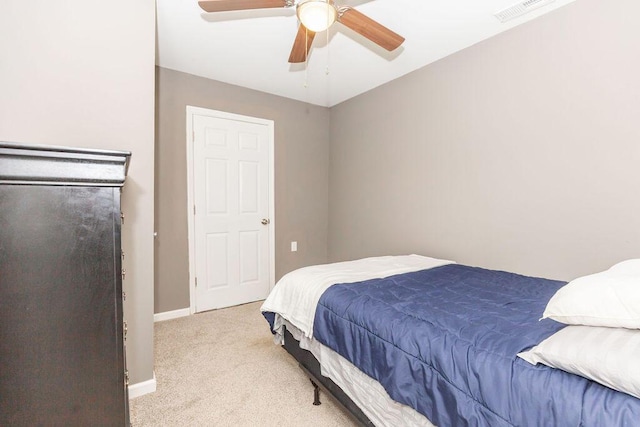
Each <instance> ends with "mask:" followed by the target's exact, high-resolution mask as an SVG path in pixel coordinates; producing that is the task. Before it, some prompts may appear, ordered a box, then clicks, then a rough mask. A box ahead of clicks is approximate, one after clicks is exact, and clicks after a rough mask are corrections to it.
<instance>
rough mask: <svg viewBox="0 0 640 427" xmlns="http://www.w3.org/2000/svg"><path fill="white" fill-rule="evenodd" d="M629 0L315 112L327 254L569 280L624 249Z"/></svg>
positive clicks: (509, 38)
mask: <svg viewBox="0 0 640 427" xmlns="http://www.w3.org/2000/svg"><path fill="white" fill-rule="evenodd" d="M638 16H640V2H637V1H635V0H616V1H607V2H605V1H598V0H580V1H577V2H575V3H572V4H569V5H567V6H565V7H563V8H560V9H558V10H557V11H554V12H551V13H550V14H547V15H545V16H542V17H541V18H539V19H536V20H534V21H531V22H529V23H527V24H524V25H522V26H520V27H517V28H514V29H513V30H510V31H508V32H505V33H503V34H501V35H498V36H497V37H493V38H491V39H489V40H486V41H484V42H482V43H479V44H477V45H475V46H472V47H470V48H468V49H466V50H463V51H461V52H459V53H457V54H455V55H452V56H450V57H447V58H445V59H443V60H441V61H439V62H436V63H434V64H432V65H430V66H427V67H426V68H423V69H420V70H418V71H416V72H414V73H411V74H409V75H406V76H405V77H403V78H400V79H398V80H395V81H393V82H390V83H388V84H386V85H384V86H381V87H379V88H377V89H375V90H373V91H370V92H368V93H365V94H363V95H361V96H358V97H357V98H354V99H352V100H349V101H346V102H344V103H342V104H340V105H338V106H335V107H333V108H332V109H331V139H330V140H331V160H330V174H329V176H330V191H329V194H330V200H329V206H330V211H329V258H330V260H334V261H335V260H345V259H352V258H359V257H363V256H369V255H379V254H400V253H411V252H417V253H422V254H426V255H432V256H436V257H442V258H449V259H453V260H456V261H458V262H461V263H466V264H472V265H478V266H484V267H488V268H498V269H506V270H510V271H515V272H521V273H524V274H532V275H541V276H546V277H551V278H559V279H570V278H573V277H575V276H577V275H581V274H586V273H590V272H594V271H596V270H599V269H602V268H606V267H608V266H610V265H611V264H612V263H614V262H617V261H619V260H622V259H625V258H630V257H640V193H639V191H640V78H639V77H638V76H640V48H639V44H638V43H639V38H638V34H639V33H638V22H637V19H636V18H637V17H638Z"/></svg>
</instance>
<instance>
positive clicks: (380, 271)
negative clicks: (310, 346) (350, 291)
mask: <svg viewBox="0 0 640 427" xmlns="http://www.w3.org/2000/svg"><path fill="white" fill-rule="evenodd" d="M446 264H453V261H447V260H442V259H436V258H430V257H425V256H421V255H415V254H414V255H400V256H382V257H372V258H363V259H359V260H355V261H345V262H337V263H332V264H322V265H313V266H310V267H303V268H300V269H298V270H294V271H292V272H290V273H287V274H285V275H284V276H282V278H281V279H280V280H279V281H278V283H276V286H275V287H274V288H273V290H272V291H271V293H270V294H269V296H268V297H267V299H266V300H265V302H264V303H263V304H262V307H261V308H260V310H261V311H263V312H264V311H270V312H273V313H277V314H279V315H280V316H277V317H276V320H278V318H280V320H279V321H277V322H276V323H275V324H274V330H275V331H276V334H277V335H278V337H279V340H280V341H279V342H280V343H282V336H281V334H280V329H281V322H282V319H286V320H288V321H289V322H290V323H291V324H292V325H294V326H295V327H296V328H298V329H299V330H300V331H301V332H302V333H303V334H304V335H305V336H306V337H308V338H312V337H313V319H314V317H315V313H316V306H317V305H318V301H319V300H320V297H321V296H322V294H323V292H324V291H325V290H327V289H328V288H329V287H330V286H331V285H334V284H336V283H355V282H361V281H363V280H370V279H377V278H383V277H389V276H393V275H396V274H401V273H409V272H412V271H419V270H426V269H428V268H433V267H438V266H441V265H446Z"/></svg>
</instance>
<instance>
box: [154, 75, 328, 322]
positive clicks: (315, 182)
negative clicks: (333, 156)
mask: <svg viewBox="0 0 640 427" xmlns="http://www.w3.org/2000/svg"><path fill="white" fill-rule="evenodd" d="M156 78H157V83H156V94H157V99H156V121H157V129H156V132H157V135H156V207H157V209H156V218H155V221H156V230H157V232H158V238H157V239H156V263H155V266H156V267H155V280H156V285H155V312H156V313H161V312H165V311H171V310H176V309H180V308H185V307H188V306H189V281H188V280H189V276H188V273H189V266H188V247H187V169H186V165H187V163H186V141H185V138H186V106H187V105H192V106H196V107H204V108H210V109H213V110H220V111H226V112H230V113H237V114H243V115H247V116H253V117H259V118H264V119H270V120H274V121H275V213H276V219H275V223H276V229H275V234H276V242H275V243H276V245H275V246H276V254H275V258H276V280H277V279H279V278H280V276H282V275H283V274H285V273H287V272H288V271H291V270H293V269H295V268H298V267H302V266H305V265H310V264H318V263H324V262H326V261H327V233H328V230H327V227H328V202H329V194H328V193H329V188H328V187H329V178H328V175H327V174H328V169H329V144H328V140H329V110H328V109H327V108H323V107H317V106H312V105H308V104H305V103H302V102H299V101H293V100H290V99H286V98H281V97H278V96H274V95H270V94H266V93H262V92H257V91H254V90H250V89H245V88H241V87H238V86H232V85H228V84H225V83H220V82H216V81H213V80H209V79H205V78H201V77H196V76H193V75H189V74H185V73H181V72H177V71H173V70H168V69H164V68H157V69H156ZM294 240H295V241H297V242H298V252H290V242H291V241H294Z"/></svg>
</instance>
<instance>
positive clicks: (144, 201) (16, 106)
mask: <svg viewBox="0 0 640 427" xmlns="http://www.w3.org/2000/svg"><path fill="white" fill-rule="evenodd" d="M0 29H1V30H0V32H1V35H0V58H1V59H0V140H5V141H13V142H24V143H34V144H52V145H65V146H74V147H87V148H103V149H115V150H128V151H132V153H133V156H132V159H131V165H130V168H129V176H128V178H127V182H126V184H125V187H124V193H123V200H122V204H123V210H124V212H125V213H126V215H127V220H126V222H125V224H124V226H123V236H122V240H123V248H124V251H125V253H126V258H125V261H124V267H125V268H126V270H127V278H126V280H125V283H124V288H125V291H126V292H127V301H126V303H125V317H126V319H127V322H128V327H129V334H128V337H127V365H128V368H129V372H130V375H131V382H132V383H138V382H142V381H146V380H149V379H151V378H153V208H154V204H153V155H154V145H153V144H154V142H153V97H154V86H153V79H154V74H153V73H154V60H155V57H154V55H155V48H154V47H155V2H154V1H153V0H141V1H136V2H131V1H128V0H110V1H109V2H107V3H100V4H98V3H96V2H87V1H81V0H69V1H65V2H37V4H36V5H34V4H33V3H30V2H24V1H21V0H2V2H0ZM0 274H1V273H0ZM34 345H37V343H34ZM80 374H83V373H80Z"/></svg>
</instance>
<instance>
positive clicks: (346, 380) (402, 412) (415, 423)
mask: <svg viewBox="0 0 640 427" xmlns="http://www.w3.org/2000/svg"><path fill="white" fill-rule="evenodd" d="M281 324H282V325H284V326H285V327H286V329H287V331H289V332H291V334H292V335H293V337H294V338H295V339H296V340H297V341H298V342H299V343H300V347H301V348H303V349H305V350H308V351H310V352H311V353H312V354H313V356H314V357H315V358H316V359H317V360H318V362H320V366H321V369H322V371H321V373H322V375H324V376H325V377H327V378H330V379H331V380H332V381H333V382H334V383H336V385H338V387H340V388H341V389H342V390H343V391H344V392H345V393H346V394H347V396H349V398H350V399H351V400H353V402H354V403H355V404H356V405H358V407H359V408H361V410H362V412H363V413H364V414H365V415H366V416H367V418H369V420H371V422H372V423H373V424H375V425H376V426H379V427H398V426H403V427H433V424H432V423H431V422H430V421H429V420H428V419H427V418H426V417H425V416H423V415H422V414H420V413H418V412H416V411H415V410H414V409H413V408H410V407H409V406H407V405H403V404H401V403H398V402H396V401H395V400H393V399H391V398H390V397H389V395H388V394H387V392H386V391H385V389H384V388H383V387H382V386H381V385H380V383H378V382H377V381H375V380H374V379H373V378H371V377H369V376H368V375H366V374H364V373H363V372H362V371H361V370H359V369H358V368H356V367H355V366H354V365H353V364H352V363H350V362H349V361H348V360H346V359H345V358H344V357H342V356H340V355H339V354H338V353H336V352H335V351H333V350H331V349H330V348H328V347H326V346H324V345H322V344H320V343H319V342H318V341H317V340H315V339H313V338H308V337H306V336H305V335H304V334H303V333H302V331H300V329H298V328H296V327H295V326H293V325H292V324H291V323H289V322H288V321H286V320H282V322H281Z"/></svg>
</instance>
